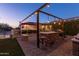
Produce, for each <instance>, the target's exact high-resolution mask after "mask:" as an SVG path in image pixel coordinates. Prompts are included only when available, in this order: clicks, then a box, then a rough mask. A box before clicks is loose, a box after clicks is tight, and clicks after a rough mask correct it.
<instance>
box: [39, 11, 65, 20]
mask: <svg viewBox="0 0 79 59" xmlns="http://www.w3.org/2000/svg"><path fill="white" fill-rule="evenodd" d="M40 12H41V13H44V14H46V15H48V16H51V17H54V18H58V19H61V20H64V19H62V18H60V17H57V16H55V15H52V14H49V13H47V12H44V11H41V10H40Z"/></svg>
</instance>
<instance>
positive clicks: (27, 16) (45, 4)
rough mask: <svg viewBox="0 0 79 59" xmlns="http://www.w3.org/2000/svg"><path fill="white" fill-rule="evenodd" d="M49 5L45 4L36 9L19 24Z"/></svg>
mask: <svg viewBox="0 0 79 59" xmlns="http://www.w3.org/2000/svg"><path fill="white" fill-rule="evenodd" d="M48 4H49V3H45V4H44V5H43V6H41V7H40V8H38V9H37V10H36V11H34V12H33V13H31V14H30V15H28V16H27V17H26V18H25V19H23V20H22V21H20V23H21V22H23V21H25V20H26V19H28V18H29V17H31V16H32V15H33V14H35V12H37V11H38V10H41V9H43V8H44V7H45V6H47V5H48Z"/></svg>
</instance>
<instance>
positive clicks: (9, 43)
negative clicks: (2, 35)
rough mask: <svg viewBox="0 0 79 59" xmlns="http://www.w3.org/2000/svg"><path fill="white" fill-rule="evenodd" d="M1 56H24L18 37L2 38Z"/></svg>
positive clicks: (0, 44) (0, 45) (0, 43)
mask: <svg viewBox="0 0 79 59" xmlns="http://www.w3.org/2000/svg"><path fill="white" fill-rule="evenodd" d="M0 56H24V53H23V51H22V49H21V47H20V46H19V44H18V42H17V40H16V39H0Z"/></svg>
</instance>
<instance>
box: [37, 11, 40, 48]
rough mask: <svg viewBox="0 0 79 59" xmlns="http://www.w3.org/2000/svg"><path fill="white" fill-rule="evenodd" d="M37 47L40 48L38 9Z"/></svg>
mask: <svg viewBox="0 0 79 59" xmlns="http://www.w3.org/2000/svg"><path fill="white" fill-rule="evenodd" d="M37 48H40V39H39V11H37Z"/></svg>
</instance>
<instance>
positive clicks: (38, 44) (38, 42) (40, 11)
mask: <svg viewBox="0 0 79 59" xmlns="http://www.w3.org/2000/svg"><path fill="white" fill-rule="evenodd" d="M47 5H49V3H45V4H44V5H42V6H41V7H40V8H38V9H37V10H35V11H34V12H33V13H31V14H30V15H28V16H27V17H26V18H25V19H23V20H22V21H20V24H21V23H22V22H23V21H25V20H27V19H28V18H29V17H31V16H32V15H34V14H36V16H37V17H36V20H37V47H38V48H39V47H40V39H39V20H40V19H39V17H40V15H39V14H40V13H43V14H46V15H48V16H51V17H54V18H57V19H60V20H62V21H64V19H62V18H60V17H57V16H55V15H52V14H50V13H47V12H44V11H42V9H43V8H45V7H46V6H47Z"/></svg>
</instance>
